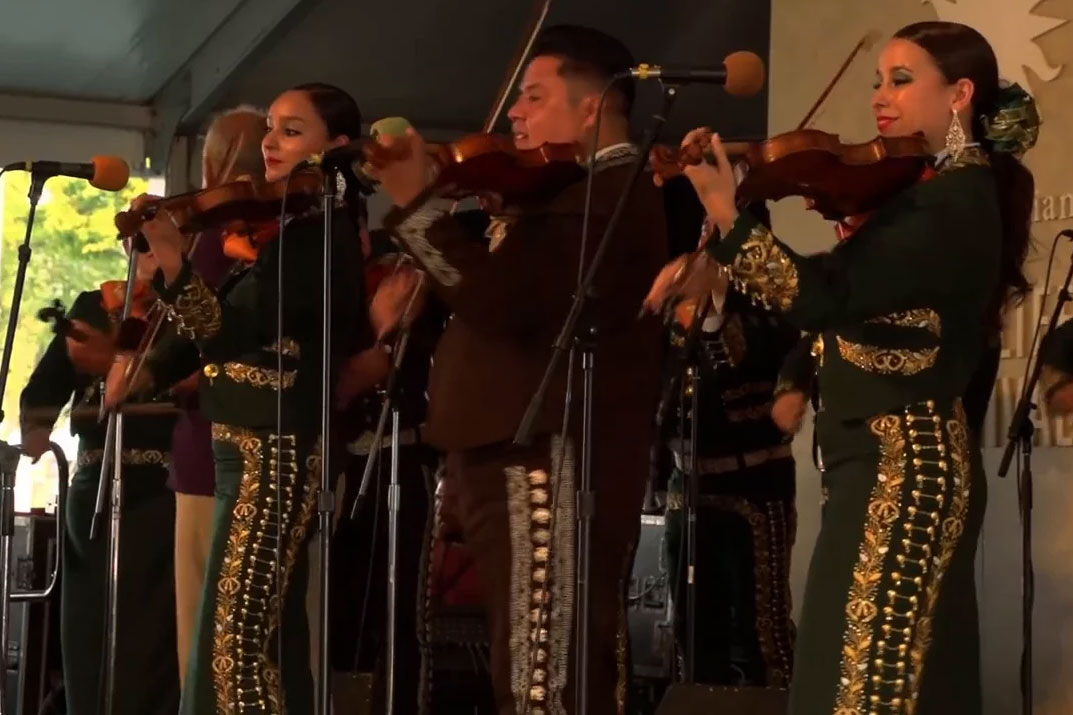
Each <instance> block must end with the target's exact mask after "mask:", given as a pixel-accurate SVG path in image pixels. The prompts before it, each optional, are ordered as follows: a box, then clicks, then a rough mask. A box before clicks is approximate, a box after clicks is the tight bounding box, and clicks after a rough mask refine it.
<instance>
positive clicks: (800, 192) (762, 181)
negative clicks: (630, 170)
mask: <svg viewBox="0 0 1073 715" xmlns="http://www.w3.org/2000/svg"><path fill="white" fill-rule="evenodd" d="M705 139H706V138H702V139H701V140H699V141H698V143H696V144H694V145H690V146H687V147H684V148H682V149H673V148H671V147H667V146H657V147H653V149H652V153H651V155H650V157H649V159H650V161H651V163H652V168H653V171H655V172H656V173H657V174H658V175H659V176H660V177H661V178H663V179H664V180H666V179H670V178H673V177H674V176H677V175H679V174H681V173H682V169H683V168H684V167H685V166H688V165H691V164H692V165H696V164H699V163H700V162H702V161H706V160H708V159H707V157H706V156H705V153H706V152H705V150H706V149H707V146H706V144H707V142H706V141H705ZM724 148H725V149H726V151H727V155H728V157H731V158H733V159H737V160H738V163H739V166H742V167H743V168H744V170H745V177H744V178H743V179H742V181H741V183H740V184H739V186H738V195H739V196H740V197H741V198H742V199H744V200H746V201H766V200H772V201H777V200H779V199H782V198H785V197H787V196H802V197H804V198H805V199H807V200H809V201H810V203H811V206H812V208H814V209H815V210H817V211H818V212H819V213H820V214H821V215H822V216H823V217H824V218H827V219H832V220H840V219H843V218H845V217H846V216H854V215H857V214H861V213H866V212H868V211H871V210H872V209H875V208H876V206H878V205H879V204H880V203H882V202H883V200H884V199H886V198H887V197H888V196H891V195H893V194H896V193H898V192H899V191H901V190H903V189H905V188H908V187H909V186H911V185H912V184H914V183H916V181H917V180H918V179H920V177H921V175H922V174H923V173H924V171H925V169H926V168H927V167H928V165H929V162H930V161H931V159H932V154H931V152H930V151H928V147H927V144H926V142H925V141H924V138H923V137H921V136H909V137H882V136H879V137H876V138H875V139H873V140H872V141H870V142H865V143H863V144H846V143H843V142H842V141H841V139H839V137H838V135H836V134H828V133H827V132H821V131H818V130H815V129H799V130H795V131H792V132H786V133H785V134H780V135H778V136H775V137H772V138H771V139H767V140H766V141H762V142H735V143H728V144H726V145H724Z"/></svg>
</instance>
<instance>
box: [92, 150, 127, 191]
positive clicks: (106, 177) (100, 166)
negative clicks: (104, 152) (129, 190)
mask: <svg viewBox="0 0 1073 715" xmlns="http://www.w3.org/2000/svg"><path fill="white" fill-rule="evenodd" d="M129 178H130V167H129V166H127V162H125V161H123V160H122V159H120V158H119V157H118V156H95V157H93V178H92V179H90V180H89V183H90V184H92V185H93V186H95V187H97V188H98V189H100V190H102V191H119V190H120V189H122V188H123V187H125V186H126V185H127V180H128V179H129Z"/></svg>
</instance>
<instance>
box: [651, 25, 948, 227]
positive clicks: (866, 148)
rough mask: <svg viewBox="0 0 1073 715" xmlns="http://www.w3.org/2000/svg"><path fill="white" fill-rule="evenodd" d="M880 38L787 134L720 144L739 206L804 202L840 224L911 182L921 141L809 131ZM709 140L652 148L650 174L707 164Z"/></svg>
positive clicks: (872, 37)
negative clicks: (736, 179) (734, 177)
mask: <svg viewBox="0 0 1073 715" xmlns="http://www.w3.org/2000/svg"><path fill="white" fill-rule="evenodd" d="M879 37H880V33H878V32H877V31H875V30H871V31H869V32H867V33H866V34H865V35H864V36H863V37H862V38H861V39H860V41H859V42H857V44H856V45H855V46H854V48H853V50H852V51H851V52H850V53H849V56H848V57H846V59H845V60H844V61H843V62H842V65H841V67H839V69H838V71H837V72H836V73H835V75H834V77H833V78H832V79H831V81H830V82H828V84H827V86H826V87H825V88H824V90H823V92H821V93H820V96H819V97H818V98H817V99H816V101H815V102H814V103H813V105H812V107H810V108H809V110H808V112H807V113H806V114H805V116H804V118H803V119H802V120H801V122H800V123H799V124H798V125H797V128H796V129H795V130H793V131H791V132H786V133H784V134H779V135H776V136H774V137H771V138H770V139H767V140H764V141H759V142H726V143H724V144H723V148H724V149H725V150H726V152H727V156H728V158H730V159H731V160H736V165H737V167H738V168H740V169H742V170H743V171H744V173H745V175H744V178H743V179H742V181H741V183H740V185H739V186H738V196H739V197H740V198H741V199H742V200H743V201H745V202H751V201H766V200H772V201H777V200H779V199H782V198H785V197H787V196H802V197H804V198H805V199H807V200H808V201H809V202H810V206H811V208H813V209H815V210H817V211H819V213H820V214H821V215H822V216H823V217H824V218H827V219H830V220H834V221H840V220H842V219H844V218H846V217H848V216H858V215H860V214H864V213H867V212H869V211H871V210H872V209H874V208H876V207H877V206H878V205H879V204H880V203H882V202H883V200H884V199H886V198H887V197H888V196H891V195H893V194H896V193H898V192H899V191H902V190H903V189H906V188H908V187H909V186H910V185H912V184H914V183H916V181H917V180H918V179H920V178H921V176H922V175H923V174H924V172H925V170H926V169H927V167H928V166H929V164H930V161H931V159H932V155H931V153H930V152H929V151H928V148H927V144H926V143H925V141H924V138H923V137H919V136H911V137H882V136H879V137H876V138H875V139H873V140H872V141H870V142H865V143H863V144H846V143H843V142H842V140H841V139H840V138H839V137H838V135H836V134H828V133H826V132H821V131H818V130H815V129H809V128H807V127H808V125H809V123H810V122H811V121H812V118H813V117H815V116H816V113H817V112H818V111H819V109H820V107H821V106H822V105H823V103H824V102H825V101H826V100H827V98H828V96H830V94H831V90H833V89H834V87H835V85H836V84H837V83H838V82H839V80H841V79H842V77H843V76H844V75H845V73H846V70H847V69H849V67H850V64H851V63H852V62H853V60H854V58H856V57H857V55H858V54H859V53H860V52H861V51H862V50H868V49H871V48H872V46H873V45H874V44H875V42H876V40H877V39H879ZM707 150H708V136H701V137H700V138H699V139H698V141H697V142H695V143H694V144H691V145H689V146H686V147H681V148H679V147H669V146H656V147H653V149H652V152H651V153H650V155H649V160H650V162H651V165H652V168H653V171H654V172H655V173H656V174H657V175H658V176H660V178H662V179H664V180H666V179H670V178H673V177H675V176H678V175H679V174H681V173H682V169H683V168H684V167H685V166H689V165H691V164H692V165H696V164H699V163H700V162H701V161H711V156H710V154H709V153H708V151H707Z"/></svg>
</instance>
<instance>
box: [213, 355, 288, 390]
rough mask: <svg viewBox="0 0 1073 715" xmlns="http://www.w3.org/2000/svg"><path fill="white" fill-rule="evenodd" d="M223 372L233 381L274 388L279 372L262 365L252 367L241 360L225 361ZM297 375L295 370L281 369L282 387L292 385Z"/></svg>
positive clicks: (286, 387)
mask: <svg viewBox="0 0 1073 715" xmlns="http://www.w3.org/2000/svg"><path fill="white" fill-rule="evenodd" d="M223 367H224V374H225V375H227V376H228V377H229V378H231V379H232V380H234V381H235V382H245V383H247V384H249V385H252V386H253V387H268V388H272V389H275V388H276V386H277V385H278V384H279V382H280V380H279V373H278V372H277V371H275V370H269V369H267V368H263V367H254V366H253V365H247V364H245V363H241V362H225V363H224V366H223ZM297 377H298V371H297V370H284V371H283V389H285V390H287V389H290V388H292V387H294V381H295V379H296V378H297Z"/></svg>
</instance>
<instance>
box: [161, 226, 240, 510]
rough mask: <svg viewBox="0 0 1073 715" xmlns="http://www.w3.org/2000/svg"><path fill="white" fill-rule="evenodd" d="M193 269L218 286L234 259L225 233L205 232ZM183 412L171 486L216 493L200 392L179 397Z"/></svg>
mask: <svg viewBox="0 0 1073 715" xmlns="http://www.w3.org/2000/svg"><path fill="white" fill-rule="evenodd" d="M190 262H191V263H192V264H193V268H194V270H195V271H196V272H197V274H198V275H199V276H201V279H202V280H203V281H205V283H206V284H208V286H209V287H210V288H214V289H215V288H218V287H219V284H220V281H222V280H223V278H224V276H225V275H226V274H227V271H228V269H230V268H231V265H232V263H233V261H232V260H231V259H230V258H228V257H227V256H225V255H224V251H223V242H222V232H221V231H205V232H204V233H202V234H201V238H200V239H199V240H198V243H197V247H196V248H195V249H194V252H193V253H192V254H191V255H190ZM179 406H180V407H182V408H183V411H182V412H181V413H180V414H179V418H178V419H177V420H176V422H175V429H174V431H173V432H172V436H171V468H170V474H169V477H168V484H169V486H170V487H171V488H172V489H174V490H175V491H176V492H178V493H180V494H194V495H200V496H213V494H214V492H215V488H216V476H215V475H216V472H215V463H214V461H213V456H212V423H211V422H209V421H208V420H207V419H205V418H204V417H202V416H201V411H200V410H199V409H198V400H197V392H194V393H193V394H191V395H189V396H184V397H183V398H182V399H181V400H180V404H179Z"/></svg>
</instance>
